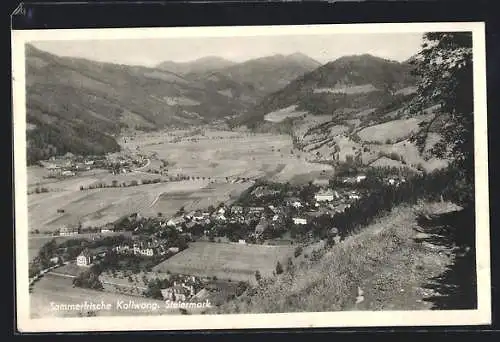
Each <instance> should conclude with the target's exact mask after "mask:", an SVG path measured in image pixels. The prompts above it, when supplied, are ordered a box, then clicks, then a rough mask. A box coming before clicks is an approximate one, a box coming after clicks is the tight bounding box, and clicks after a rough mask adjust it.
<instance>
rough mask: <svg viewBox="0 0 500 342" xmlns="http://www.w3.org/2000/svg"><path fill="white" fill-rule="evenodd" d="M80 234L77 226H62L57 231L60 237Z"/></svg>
mask: <svg viewBox="0 0 500 342" xmlns="http://www.w3.org/2000/svg"><path fill="white" fill-rule="evenodd" d="M78 234H80V228H79V227H77V226H73V227H68V226H64V227H62V228H61V229H60V230H59V235H60V236H71V235H78Z"/></svg>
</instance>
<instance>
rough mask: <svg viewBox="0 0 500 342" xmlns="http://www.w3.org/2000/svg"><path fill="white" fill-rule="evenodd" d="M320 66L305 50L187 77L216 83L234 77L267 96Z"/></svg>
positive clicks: (239, 82)
mask: <svg viewBox="0 0 500 342" xmlns="http://www.w3.org/2000/svg"><path fill="white" fill-rule="evenodd" d="M320 65H321V64H320V63H319V62H318V61H316V60H314V59H312V58H310V57H308V56H306V55H304V54H301V53H294V54H291V55H281V54H278V55H273V56H267V57H261V58H256V59H251V60H249V61H246V62H243V63H238V64H234V65H231V66H228V67H225V68H222V69H218V70H212V71H210V72H205V73H199V72H193V73H189V74H186V75H185V77H186V78H188V79H193V80H203V79H211V80H213V81H215V82H219V81H222V82H224V81H226V80H231V81H232V82H236V83H238V84H242V85H245V86H246V87H248V88H249V89H252V90H253V91H254V92H255V93H256V94H258V95H259V96H261V97H264V96H265V95H268V94H270V93H272V92H275V91H278V90H279V89H281V88H283V87H284V86H286V85H287V84H288V83H289V82H291V81H293V80H295V79H296V78H297V77H300V76H302V75H304V74H305V73H308V72H310V71H312V70H314V69H315V68H317V67H318V66H320Z"/></svg>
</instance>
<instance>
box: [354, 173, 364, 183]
mask: <svg viewBox="0 0 500 342" xmlns="http://www.w3.org/2000/svg"><path fill="white" fill-rule="evenodd" d="M365 179H366V175H357V176H356V182H357V183H360V182H361V181H364V180H365Z"/></svg>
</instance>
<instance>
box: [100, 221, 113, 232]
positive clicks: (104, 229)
mask: <svg viewBox="0 0 500 342" xmlns="http://www.w3.org/2000/svg"><path fill="white" fill-rule="evenodd" d="M114 230H115V226H114V224H112V223H109V224H107V225H105V226H104V227H102V228H101V233H112V232H114Z"/></svg>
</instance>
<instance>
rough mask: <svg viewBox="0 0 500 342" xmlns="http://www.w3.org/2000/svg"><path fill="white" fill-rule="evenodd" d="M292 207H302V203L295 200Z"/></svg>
mask: <svg viewBox="0 0 500 342" xmlns="http://www.w3.org/2000/svg"><path fill="white" fill-rule="evenodd" d="M292 207H294V208H302V203H300V201H293V202H292Z"/></svg>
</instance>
